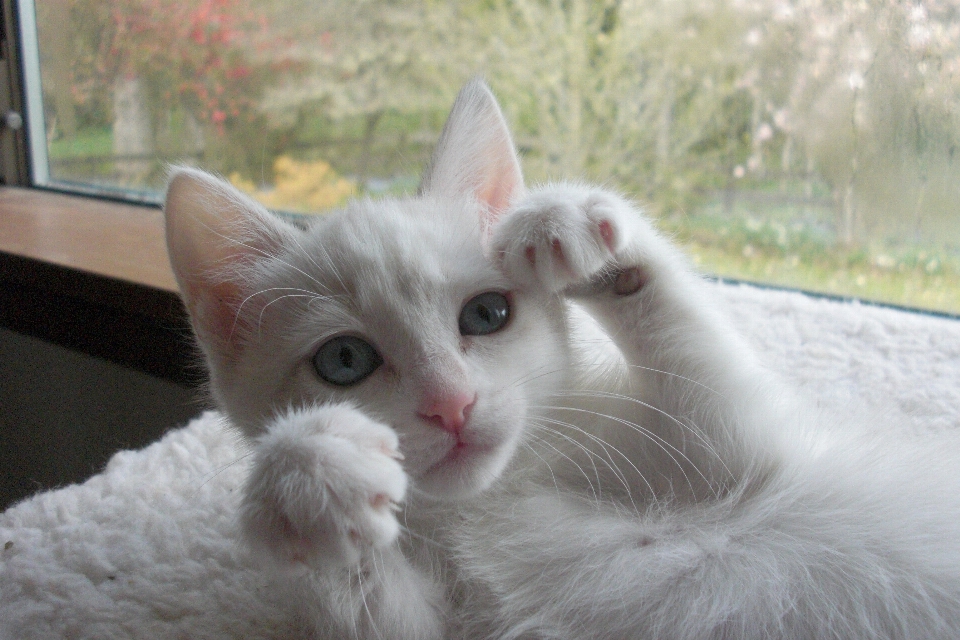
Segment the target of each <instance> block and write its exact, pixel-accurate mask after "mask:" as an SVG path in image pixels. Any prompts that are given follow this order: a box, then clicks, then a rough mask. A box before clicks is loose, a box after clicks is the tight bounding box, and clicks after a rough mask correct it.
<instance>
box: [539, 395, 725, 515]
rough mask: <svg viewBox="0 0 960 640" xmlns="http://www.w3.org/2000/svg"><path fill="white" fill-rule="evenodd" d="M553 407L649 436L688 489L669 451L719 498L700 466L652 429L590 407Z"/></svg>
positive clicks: (690, 482)
mask: <svg viewBox="0 0 960 640" xmlns="http://www.w3.org/2000/svg"><path fill="white" fill-rule="evenodd" d="M641 404H644V406H649V405H646V403H642V402H641ZM554 408H555V409H560V410H563V409H566V410H569V411H575V412H579V413H586V414H589V415H593V416H597V417H600V418H606V419H609V420H612V421H614V422H617V423H619V424H622V425H625V426H627V427H629V428H630V429H632V430H634V431H636V432H637V433H639V434H640V435H643V436H646V437H647V438H649V439H650V440H651V441H652V442H654V443H655V444H657V445H658V446H659V447H660V449H661V450H662V451H663V452H664V453H666V454H667V456H668V457H669V458H670V459H671V460H672V461H673V463H674V464H675V465H677V468H678V469H679V470H680V473H681V474H683V478H684V480H686V481H687V486H689V487H690V490H691V491H694V492H695V488H694V486H693V482H692V481H691V480H690V478H689V476H688V475H687V472H686V471H685V470H684V468H683V465H681V464H680V462H679V460H677V458H675V457H674V456H673V454H672V453H670V452H671V451H673V452H674V453H676V454H677V455H678V456H680V458H682V459H683V460H685V461H686V462H687V463H688V464H689V465H690V466H691V467H692V468H693V470H694V471H696V472H697V475H699V476H700V478H701V479H703V481H704V482H705V483H706V485H707V486H708V487H710V488H711V491H712V493H713V494H714V497H716V498H719V497H720V494H719V492H718V491H717V489H716V488H715V487H714V486H713V483H712V482H710V480H709V479H708V478H707V476H706V475H705V474H704V473H703V471H701V470H700V468H699V467H698V466H697V465H696V464H694V463H693V461H692V460H691V459H690V458H689V457H687V455H686V454H685V453H683V451H681V450H680V449H678V448H677V447H676V446H674V445H673V444H672V443H670V442H669V441H667V440H666V439H664V438H663V437H661V436H659V435H657V434H656V433H654V432H653V431H651V430H649V429H647V428H645V427H642V426H640V425H638V424H636V423H634V422H631V421H629V420H626V419H624V418H619V417H617V416H613V415H609V414H605V413H600V412H598V411H592V410H590V409H582V408H579V407H567V406H560V407H554ZM650 408H652V409H655V407H650ZM655 410H656V409H655ZM661 413H663V414H664V415H667V416H669V414H667V413H666V412H663V411H661ZM669 417H670V418H672V419H673V420H674V421H675V422H676V423H677V424H678V425H680V426H682V427H684V428H689V427H688V426H687V425H685V424H683V423H682V422H681V421H679V420H676V418H673V416H669ZM710 451H711V452H713V453H715V451H714V450H713V449H710ZM718 459H719V457H718ZM720 462H721V464H723V461H722V460H720Z"/></svg>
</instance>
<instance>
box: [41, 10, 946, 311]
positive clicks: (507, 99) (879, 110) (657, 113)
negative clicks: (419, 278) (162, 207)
mask: <svg viewBox="0 0 960 640" xmlns="http://www.w3.org/2000/svg"><path fill="white" fill-rule="evenodd" d="M36 16H37V33H38V40H39V59H40V68H41V72H40V80H41V81H42V86H43V92H42V108H41V109H40V110H41V111H42V113H43V123H44V124H43V128H42V129H41V130H40V131H41V132H42V135H38V136H36V137H37V138H39V139H35V140H34V141H33V143H34V145H38V144H39V145H42V146H43V147H44V149H46V150H47V157H48V165H45V166H44V167H43V168H42V169H43V170H41V171H37V172H36V175H37V176H38V178H43V177H44V176H45V175H48V176H49V182H50V183H52V184H57V185H63V184H65V183H70V184H73V185H96V186H98V187H107V188H116V189H123V190H129V191H127V192H128V193H131V194H133V193H138V192H150V191H151V190H152V191H153V192H154V193H158V191H159V189H161V188H162V186H163V179H164V178H163V176H164V172H165V167H166V166H167V164H168V163H171V162H178V163H184V162H186V163H190V164H196V165H199V166H203V167H205V168H208V169H211V170H214V171H218V172H220V173H221V174H223V175H225V176H227V177H228V178H229V179H230V180H231V181H233V182H234V184H236V185H237V186H239V187H240V188H242V189H244V190H246V191H248V192H250V193H252V194H254V195H255V196H256V197H258V198H259V199H261V200H262V201H264V202H266V203H267V204H268V205H270V206H272V207H275V208H278V209H283V210H291V211H311V212H320V211H323V210H325V209H328V208H330V207H333V206H337V205H338V204H340V203H342V202H343V201H345V200H346V199H347V198H349V197H351V196H353V195H356V194H363V193H373V194H379V193H403V192H409V191H411V190H413V189H414V188H415V186H416V183H417V176H418V175H419V173H420V171H421V170H422V168H423V165H424V163H425V161H426V159H427V158H428V156H429V153H430V150H431V147H432V144H433V143H434V142H435V140H436V138H437V136H438V134H439V130H440V127H441V126H442V123H443V118H444V116H445V113H446V110H447V109H448V108H449V106H450V103H451V101H452V99H453V97H454V95H455V93H456V91H457V89H458V87H459V86H460V84H461V83H462V82H463V81H465V80H466V79H467V78H469V77H470V76H471V75H473V74H474V73H476V72H478V71H479V72H482V73H483V74H484V75H485V76H486V78H487V79H488V81H489V82H490V84H491V86H492V87H493V89H494V91H495V93H497V95H498V97H499V98H500V99H501V102H502V104H503V107H504V110H505V111H506V113H507V117H508V119H509V120H510V122H511V124H512V126H513V127H514V130H515V132H516V139H517V142H518V145H519V146H520V148H521V152H522V154H523V156H524V167H525V170H526V173H527V176H528V178H529V179H530V180H531V181H540V180H545V179H550V178H557V177H574V178H580V177H583V178H586V179H593V180H599V181H602V182H604V183H606V184H613V185H616V186H617V187H618V188H620V189H622V190H623V191H625V192H627V193H629V194H631V195H633V196H634V197H635V198H637V199H638V200H639V201H641V202H642V203H644V204H645V205H646V207H647V209H648V210H649V211H650V212H651V214H653V215H654V216H655V217H656V218H657V219H658V221H659V224H660V225H661V227H662V228H664V229H665V230H666V231H667V232H669V233H670V234H672V235H673V237H675V238H676V239H677V240H678V241H679V242H680V243H682V244H683V245H685V246H686V247H687V248H688V250H689V251H690V253H691V254H692V255H693V257H694V260H695V261H697V262H698V263H699V264H700V265H701V267H702V268H703V269H704V270H705V271H708V272H712V273H715V274H719V275H722V276H728V277H735V278H743V279H748V280H757V281H763V282H770V283H779V284H785V285H789V286H796V287H801V288H804V289H810V290H816V291H824V292H832V293H838V294H842V295H854V296H862V297H868V298H873V299H877V300H883V301H887V302H894V303H899V304H906V305H911V306H921V307H926V308H931V309H940V310H948V311H953V312H960V286H958V285H960V253H958V251H960V249H958V246H960V215H958V213H960V211H958V204H957V203H960V158H958V157H957V153H956V152H957V145H958V141H960V113H958V105H960V96H958V92H960V47H958V39H960V8H958V5H957V3H956V2H952V1H946V0H922V1H921V2H915V3H904V2H893V1H881V0H872V1H869V2H863V1H862V0H837V1H836V2H819V1H809V0H792V1H791V0H727V1H724V0H716V1H712V2H711V1H705V0H616V1H615V0H608V1H596V0H476V1H468V2H440V1H438V0H433V1H426V2H424V1H420V2H414V1H409V0H395V1H388V0H364V1H353V0H328V1H325V2H315V1H312V0H309V1H308V0H270V1H267V2H263V1H259V2H257V1H253V0H193V1H187V2H184V1H182V0H116V1H113V2H107V1H105V0H46V1H45V2H42V3H38V5H37V8H36ZM34 106H36V105H34ZM34 120H36V118H34ZM35 158H42V155H36V156H35ZM45 171H46V173H45Z"/></svg>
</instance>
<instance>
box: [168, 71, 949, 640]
mask: <svg viewBox="0 0 960 640" xmlns="http://www.w3.org/2000/svg"><path fill="white" fill-rule="evenodd" d="M509 141H510V137H509V134H508V133H507V132H506V129H505V126H504V125H503V119H502V116H500V114H499V109H498V108H497V106H496V103H495V102H494V101H493V98H492V96H490V94H489V92H488V91H487V90H486V89H485V88H484V87H483V86H482V84H480V83H473V84H471V85H469V86H468V87H467V88H466V89H465V90H464V92H463V94H462V96H461V98H460V99H459V100H458V103H457V105H456V106H455V107H454V110H453V113H452V115H451V119H450V121H449V122H448V124H447V127H446V128H445V130H444V134H443V137H442V139H441V142H440V144H439V145H438V154H437V156H436V157H435V159H434V163H433V169H432V170H431V172H429V173H428V175H427V177H426V178H425V180H424V185H423V188H422V191H421V193H420V194H419V195H418V196H417V197H416V198H410V199H402V200H389V201H380V202H374V201H361V202H357V203H354V204H352V205H350V206H349V207H348V208H347V209H346V210H345V211H343V212H340V213H338V214H336V215H334V216H332V217H330V218H329V219H326V220H324V221H322V222H319V223H317V224H314V225H312V226H310V227H309V228H308V229H306V230H305V231H303V230H300V229H297V228H295V227H293V226H291V225H287V224H285V223H282V222H281V221H279V220H276V219H271V218H270V217H269V214H266V212H264V211H263V210H262V209H261V208H259V207H258V205H255V204H254V203H252V202H248V201H246V200H245V199H243V197H242V196H240V195H239V194H237V193H236V192H235V191H233V190H232V189H231V188H230V187H229V186H228V185H225V184H222V183H219V182H217V181H215V180H213V179H211V178H209V177H207V176H205V175H202V174H198V173H196V172H181V173H179V174H177V175H176V176H175V177H174V179H173V181H172V183H171V188H170V196H169V198H168V205H167V216H168V220H169V221H170V222H169V227H168V228H169V229H170V230H171V231H169V233H168V238H169V239H170V246H171V258H172V262H173V265H174V269H175V271H176V273H177V276H178V279H179V281H180V283H181V288H182V290H183V292H184V297H185V300H186V302H187V306H188V308H189V309H191V312H192V313H193V320H194V324H195V328H196V330H197V334H198V337H199V339H200V344H201V346H202V347H203V349H204V352H205V354H206V356H207V361H208V363H209V365H210V368H211V376H212V383H213V387H214V390H215V395H216V397H217V399H218V401H219V402H220V404H221V406H222V408H223V410H224V411H225V412H226V413H227V414H228V415H229V416H230V418H231V419H232V420H233V421H234V422H235V423H236V424H237V425H238V426H239V427H240V428H241V429H242V430H243V431H244V432H245V433H246V434H248V435H249V436H251V437H258V440H257V442H258V443H259V444H258V445H257V448H256V450H255V454H254V458H255V461H254V467H253V468H254V472H253V475H252V476H251V479H250V480H249V481H248V484H247V490H246V494H245V502H244V505H245V506H244V521H245V523H246V530H247V532H248V535H249V537H250V538H251V539H252V540H253V541H254V542H256V543H257V544H259V545H261V546H262V547H263V548H265V549H267V550H268V551H269V552H270V553H271V554H273V556H274V557H275V559H276V560H277V561H279V562H280V564H281V565H282V566H285V567H287V568H294V569H296V568H298V567H299V570H298V571H293V572H292V573H291V578H290V580H291V581H296V584H297V585H298V586H297V589H295V590H294V591H295V593H297V594H298V595H297V598H298V599H299V600H300V602H301V609H302V610H303V611H305V612H307V613H305V614H304V624H305V625H306V626H307V627H310V628H312V629H313V631H314V632H316V633H318V634H321V635H324V634H326V635H330V636H332V637H336V636H337V634H340V633H346V632H349V633H352V634H356V635H358V636H361V637H369V638H377V637H382V638H407V637H409V638H421V637H422V638H429V637H441V636H463V637H470V638H475V637H525V638H526V637H531V638H537V637H550V638H553V637H561V638H634V637H659V638H746V637H757V638H767V637H783V638H811V637H825V638H829V637H835V638H870V637H885V638H908V637H918V638H937V637H943V638H948V637H955V635H956V634H957V632H958V630H960V525H958V524H957V523H956V517H955V514H956V513H958V512H960V509H958V508H960V464H958V463H957V461H956V456H955V455H952V454H953V451H952V450H951V449H949V448H948V447H945V446H944V443H943V442H941V443H940V444H939V445H938V446H926V445H925V444H924V443H922V442H920V441H916V440H910V439H899V440H898V439H894V437H893V436H891V435H889V434H884V435H883V437H877V436H875V435H873V434H871V433H870V432H869V430H868V429H865V428H863V427H862V426H861V425H857V424H847V423H840V422H838V421H836V420H834V419H832V418H830V417H828V416H825V415H820V414H819V413H818V412H816V411H813V410H811V408H810V407H807V406H805V405H803V404H801V403H799V402H798V401H797V400H796V399H795V398H794V397H793V395H792V394H791V393H790V392H789V391H788V390H787V389H786V388H785V387H784V386H783V385H781V384H780V383H778V382H777V381H776V380H774V379H773V377H772V376H771V375H770V373H769V372H767V371H766V370H765V369H764V368H762V367H761V366H760V365H759V364H758V363H757V362H756V360H755V358H754V357H753V356H752V354H751V352H750V349H749V348H748V347H747V345H746V343H745V342H744V341H743V340H742V339H741V338H740V337H739V336H738V335H737V334H736V332H734V331H733V330H732V328H731V327H730V324H729V322H728V321H727V320H726V319H725V318H724V316H723V315H722V314H721V313H720V312H719V311H718V310H717V308H716V306H715V305H714V303H713V302H712V301H711V299H710V291H709V288H708V287H707V286H705V285H704V284H703V283H702V282H701V281H700V280H699V279H698V278H697V277H696V276H695V275H694V274H692V273H691V272H690V270H689V269H688V267H687V266H686V261H685V259H684V258H683V257H682V255H681V254H680V253H679V252H678V251H677V250H676V249H675V248H674V247H672V246H671V245H670V244H669V243H667V242H666V241H664V240H663V239H662V238H661V237H660V236H659V235H658V234H657V233H656V232H655V230H654V229H653V227H652V225H651V224H650V223H649V222H648V221H647V220H645V219H644V218H643V217H642V215H640V214H639V213H638V212H637V211H636V210H635V209H634V208H633V207H632V206H631V205H630V204H629V203H628V202H626V201H625V200H623V199H622V198H620V197H618V196H616V195H614V194H611V193H609V192H607V191H603V190H599V189H595V188H592V187H588V186H581V185H570V184H559V185H552V186H547V187H544V188H541V189H537V190H533V191H530V192H527V191H525V189H524V187H523V186H522V179H521V177H520V173H519V165H518V164H517V162H516V158H515V155H514V152H513V149H512V145H511V143H510V142H509ZM238 230H240V231H238ZM491 234H492V235H491ZM204 243H211V244H213V245H214V247H213V249H212V250H211V251H210V252H209V254H206V253H204V251H203V250H202V248H203V246H204ZM491 290H493V291H503V292H509V296H510V299H511V306H512V310H511V313H512V315H511V320H510V322H509V324H508V325H507V326H506V327H505V328H504V329H503V330H502V331H499V332H497V333H493V334H490V335H487V336H476V337H471V336H461V335H460V334H459V331H458V328H457V317H458V314H459V313H460V309H461V308H462V306H463V304H464V303H465V302H466V301H467V300H469V299H471V298H472V297H473V296H475V295H477V294H479V293H482V292H484V291H491ZM584 311H586V312H588V313H589V314H590V316H589V317H590V318H591V319H584V317H583V315H582V314H583V312H584ZM598 327H601V328H602V331H600V330H599V329H598ZM340 334H350V335H356V336H362V337H364V339H366V340H367V341H368V342H370V343H371V344H373V345H375V346H376V348H377V350H378V351H379V353H380V354H381V355H382V357H383V359H384V364H383V365H382V366H381V367H380V368H379V369H378V370H377V371H376V372H374V374H373V375H371V376H370V377H369V378H367V379H366V380H364V381H363V382H362V383H360V384H358V385H355V386H352V387H346V388H337V387H333V386H331V385H329V384H327V383H324V382H323V381H321V380H320V379H319V378H318V377H317V375H316V372H315V371H314V370H313V366H312V356H313V354H314V353H315V352H316V350H317V348H318V347H319V346H320V345H321V344H323V342H324V341H325V340H327V339H328V338H330V337H332V336H335V335H340ZM596 341H600V345H601V346H600V348H598V349H596V352H595V353H594V352H592V351H591V349H590V348H589V346H588V345H590V344H591V343H592V342H596ZM462 393H469V394H475V398H476V401H475V403H474V404H473V405H472V409H471V412H470V415H469V419H468V420H467V422H466V426H465V427H464V429H463V433H462V440H463V442H464V443H466V445H467V446H466V449H465V450H466V451H467V452H468V455H465V456H463V457H459V458H448V456H450V455H452V454H451V452H452V451H453V447H454V445H455V444H457V442H458V440H457V438H456V437H454V436H452V435H451V434H450V433H449V432H447V431H445V430H442V429H439V428H437V427H436V425H435V424H432V423H431V422H430V421H429V420H428V419H425V418H424V415H423V410H422V407H423V406H425V404H424V403H428V401H430V400H432V399H435V398H440V397H447V396H450V395H454V394H462ZM865 426H867V427H869V425H865ZM390 434H395V437H396V442H395V441H394V440H393V439H391V437H390ZM397 444H398V445H399V451H400V453H401V454H402V455H403V461H402V472H401V471H400V470H399V468H398V465H397V460H396V459H395V456H394V454H393V452H394V450H395V447H396V446H397ZM405 489H406V491H405ZM383 496H386V498H387V499H382V497H383ZM404 498H405V502H404V510H403V512H402V513H401V514H400V516H399V520H398V521H397V520H393V517H392V515H391V511H390V510H389V502H390V501H400V500H402V499H404ZM398 525H402V527H403V529H404V532H403V533H402V534H401V535H400V536H399V538H397V537H396V534H397V531H398V530H399V529H398V528H397V527H398ZM304 571H305V572H306V573H304ZM294 574H297V576H298V577H293V575H294ZM304 575H305V576H306V577H304ZM353 581H357V585H356V586H357V587H358V589H354V588H353V585H354V582H353ZM356 594H359V596H358V595H356Z"/></svg>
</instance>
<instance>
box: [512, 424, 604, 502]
mask: <svg viewBox="0 0 960 640" xmlns="http://www.w3.org/2000/svg"><path fill="white" fill-rule="evenodd" d="M533 426H537V427H540V428H545V427H542V426H540V425H533ZM557 435H562V434H557ZM527 437H528V438H532V439H534V440H536V441H537V442H539V443H541V444H544V445H546V446H548V447H550V448H551V449H553V450H554V451H555V452H556V453H557V454H558V455H560V456H562V457H563V458H566V459H567V460H568V461H569V462H570V463H571V464H572V465H573V466H575V467H576V468H577V469H579V470H580V473H581V474H582V475H583V477H584V479H585V480H586V481H587V484H588V485H590V493H592V494H593V499H594V500H598V501H599V500H600V493H599V490H600V472H599V471H598V470H597V466H596V465H595V464H594V465H593V470H594V473H596V476H597V487H594V486H593V482H592V481H591V480H590V476H589V475H587V472H586V471H584V470H583V467H581V466H580V465H579V464H577V462H576V461H575V460H573V459H572V458H571V457H570V456H568V455H566V454H565V453H563V452H562V451H561V450H560V449H558V448H557V447H555V446H553V444H551V443H550V442H548V441H546V440H544V439H543V438H537V437H536V436H534V435H533V434H532V433H528V434H527ZM524 444H526V445H527V447H529V448H530V450H531V451H533V452H534V454H535V455H536V456H537V457H538V458H540V459H541V460H543V463H544V464H545V465H547V469H549V470H550V475H551V476H552V477H553V486H555V487H556V488H557V493H558V495H559V492H560V486H559V485H558V484H557V476H556V475H555V474H554V472H553V467H551V466H550V463H549V462H547V461H546V460H544V459H543V457H542V456H541V455H540V454H539V453H537V452H536V450H535V449H533V447H532V445H530V444H529V443H524ZM588 454H589V452H588ZM590 464H593V460H592V459H591V460H590Z"/></svg>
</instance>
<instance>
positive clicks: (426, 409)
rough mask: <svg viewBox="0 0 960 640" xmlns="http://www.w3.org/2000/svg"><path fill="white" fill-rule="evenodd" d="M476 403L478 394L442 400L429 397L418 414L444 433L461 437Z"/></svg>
mask: <svg viewBox="0 0 960 640" xmlns="http://www.w3.org/2000/svg"><path fill="white" fill-rule="evenodd" d="M476 401H477V394H476V393H455V394H453V395H449V396H442V397H440V398H437V397H435V396H428V397H427V398H425V399H424V401H423V403H422V404H421V405H420V408H419V409H418V411H417V413H418V414H419V415H420V417H421V418H425V419H426V420H427V421H428V422H432V423H433V424H434V425H436V426H438V427H440V428H441V429H443V430H444V431H449V432H450V433H452V434H453V435H459V434H460V431H461V430H462V429H463V425H464V424H466V422H467V418H469V417H470V410H471V409H472V408H473V405H474V403H475V402H476Z"/></svg>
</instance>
